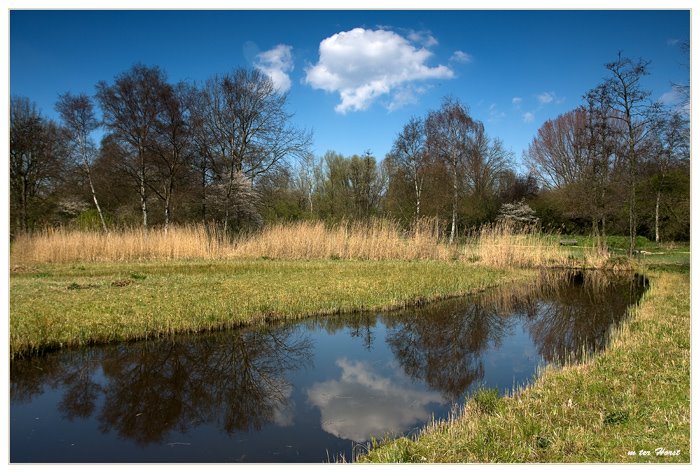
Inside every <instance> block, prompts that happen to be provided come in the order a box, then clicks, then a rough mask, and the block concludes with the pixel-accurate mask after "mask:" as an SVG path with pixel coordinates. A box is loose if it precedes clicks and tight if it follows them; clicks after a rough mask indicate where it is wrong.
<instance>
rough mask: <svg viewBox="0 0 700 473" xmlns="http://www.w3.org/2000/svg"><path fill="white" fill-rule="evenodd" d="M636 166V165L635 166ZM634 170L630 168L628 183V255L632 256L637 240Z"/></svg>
mask: <svg viewBox="0 0 700 473" xmlns="http://www.w3.org/2000/svg"><path fill="white" fill-rule="evenodd" d="M635 168H636V166H635ZM635 172H636V170H635V169H633V170H632V183H631V185H630V248H629V252H628V255H629V256H632V255H633V254H634V253H635V244H636V242H637V182H636V179H635V176H634V174H635Z"/></svg>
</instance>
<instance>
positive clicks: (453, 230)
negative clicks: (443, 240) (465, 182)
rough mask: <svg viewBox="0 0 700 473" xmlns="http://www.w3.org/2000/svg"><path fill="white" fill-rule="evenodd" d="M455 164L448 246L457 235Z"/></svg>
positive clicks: (455, 166) (455, 164)
mask: <svg viewBox="0 0 700 473" xmlns="http://www.w3.org/2000/svg"><path fill="white" fill-rule="evenodd" d="M457 190H458V183H457V163H456V162H455V163H454V174H453V175H452V228H451V229H450V244H452V243H453V242H454V239H455V234H456V233H457Z"/></svg>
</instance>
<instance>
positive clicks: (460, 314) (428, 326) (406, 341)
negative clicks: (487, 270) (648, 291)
mask: <svg viewBox="0 0 700 473" xmlns="http://www.w3.org/2000/svg"><path fill="white" fill-rule="evenodd" d="M642 283H643V281H642V280H640V279H639V278H638V277H634V278H631V279H630V278H622V277H619V276H618V277H615V276H612V275H606V274H604V273H600V272H596V273H581V272H578V273H577V272H573V273H570V272H556V273H555V272H549V273H543V274H542V275H541V276H540V277H539V278H537V279H536V280H533V281H531V282H530V283H527V284H521V285H515V286H507V287H500V288H498V289H495V290H491V291H488V292H485V293H484V294H482V295H479V296H477V297H473V298H469V299H466V300H465V299H460V300H454V301H447V302H442V303H438V304H432V305H428V306H426V307H425V308H421V309H417V310H414V311H410V312H408V313H405V314H402V315H401V316H397V317H387V321H386V324H387V326H390V327H391V330H390V333H389V335H388V337H387V342H388V343H389V345H390V346H391V348H392V351H393V353H394V355H395V356H396V357H397V359H398V360H399V362H400V363H401V366H402V367H403V369H404V370H405V372H406V373H407V374H409V375H410V376H412V377H413V378H414V379H422V380H424V381H425V382H426V383H427V384H428V385H429V386H431V387H432V388H433V389H436V390H439V391H440V392H442V393H443V394H444V395H446V396H448V397H451V398H452V399H456V398H457V397H459V396H461V395H462V394H463V393H464V392H465V391H466V390H467V389H468V388H469V387H470V386H471V385H472V384H473V383H474V382H475V381H479V380H481V379H482V378H483V375H484V368H483V362H482V359H481V358H482V356H483V353H484V352H485V350H486V348H488V347H489V346H492V347H494V348H497V347H498V346H499V345H500V343H501V340H502V338H503V336H504V333H505V332H507V331H508V330H509V329H510V328H512V327H513V326H514V325H515V324H516V323H517V322H518V321H519V320H522V321H523V323H524V325H525V327H526V328H527V330H528V331H529V332H530V334H531V337H532V340H533V342H534V344H535V345H536V347H537V350H538V352H539V353H540V355H541V356H542V357H543V358H544V359H545V361H547V362H553V361H562V360H565V359H573V360H576V359H577V357H579V356H580V355H581V354H582V353H583V352H584V351H586V352H589V351H591V350H593V349H600V348H602V347H603V346H604V342H605V337H606V335H607V333H608V331H609V328H610V326H611V324H615V323H618V322H619V321H620V320H621V319H622V318H623V317H624V315H625V313H626V309H627V306H628V305H630V304H633V303H636V302H637V301H638V300H639V297H640V296H641V293H642V292H643V284H642Z"/></svg>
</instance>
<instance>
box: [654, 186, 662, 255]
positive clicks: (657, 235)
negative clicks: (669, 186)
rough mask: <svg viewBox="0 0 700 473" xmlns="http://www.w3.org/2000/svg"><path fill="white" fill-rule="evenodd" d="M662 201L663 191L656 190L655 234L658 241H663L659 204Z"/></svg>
mask: <svg viewBox="0 0 700 473" xmlns="http://www.w3.org/2000/svg"><path fill="white" fill-rule="evenodd" d="M660 203H661V191H656V208H655V209H654V236H655V237H656V238H655V241H656V243H659V242H660V241H661V235H660V234H659V204H660Z"/></svg>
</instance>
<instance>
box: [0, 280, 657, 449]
mask: <svg viewBox="0 0 700 473" xmlns="http://www.w3.org/2000/svg"><path fill="white" fill-rule="evenodd" d="M544 279H545V280H546V282H545V280H541V281H532V282H530V283H529V284H525V285H521V286H511V287H507V288H500V289H497V290H490V291H487V292H485V293H482V294H480V295H478V296H475V297H470V298H460V299H452V300H448V301H443V302H440V303H435V304H428V305H425V306H423V307H421V308H417V309H412V310H406V311H400V312H392V313H385V314H382V313H361V314H354V315H344V316H335V317H324V318H319V319H309V320H305V321H302V322H296V323H288V324H283V325H278V326H272V327H266V328H263V329H260V328H258V329H241V330H233V331H227V332H221V333H216V334H212V335H199V336H181V337H175V338H171V339H167V340H159V341H149V342H139V343H128V344H122V345H114V346H106V347H93V348H86V349H81V350H65V351H61V352H56V353H51V354H48V355H46V356H42V357H34V358H30V359H23V360H15V361H13V362H12V363H11V367H10V378H11V380H10V381H11V382H10V387H11V394H10V461H11V462H32V463H37V462H51V463H58V462H160V463H167V462H267V463H269V462H324V461H334V460H335V459H338V458H341V457H343V458H345V459H346V460H351V459H352V458H353V454H354V453H355V452H358V451H361V450H362V445H363V443H366V442H367V441H368V440H369V439H370V438H372V437H377V438H382V437H384V436H385V434H390V435H401V434H404V435H406V434H409V435H410V434H411V433H414V432H416V431H417V429H419V428H420V427H421V426H423V425H425V424H426V423H429V422H430V421H431V419H433V418H436V419H442V418H446V417H447V416H449V414H450V412H451V411H452V410H453V409H454V406H455V405H456V404H459V403H461V402H463V401H464V399H465V396H467V395H468V394H469V393H470V392H472V391H473V390H474V389H477V388H480V387H488V388H497V389H498V390H499V391H500V392H501V393H504V394H505V393H508V392H510V391H512V389H513V388H514V387H518V386H522V385H524V384H527V383H528V382H529V381H531V380H532V378H533V376H535V374H536V372H537V369H538V367H541V366H542V365H544V364H547V363H554V362H559V361H561V360H562V359H563V358H566V359H568V360H571V359H572V358H574V359H575V358H577V357H579V356H581V354H582V353H589V352H591V351H594V350H597V349H600V348H602V347H603V345H604V343H605V337H606V334H607V332H608V331H609V329H610V327H611V326H614V325H615V324H616V323H618V322H619V321H620V320H621V319H622V318H623V317H624V316H625V314H626V310H627V308H628V307H629V306H630V305H632V304H635V303H636V302H637V301H638V300H639V298H640V297H641V294H642V292H643V290H644V287H645V285H646V283H645V281H644V280H643V279H642V278H640V277H638V276H635V277H625V278H621V277H602V275H600V274H599V273H568V274H566V275H563V274H562V275H558V276H557V277H553V275H552V274H551V273H550V274H549V275H548V276H547V277H545V278H544Z"/></svg>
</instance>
